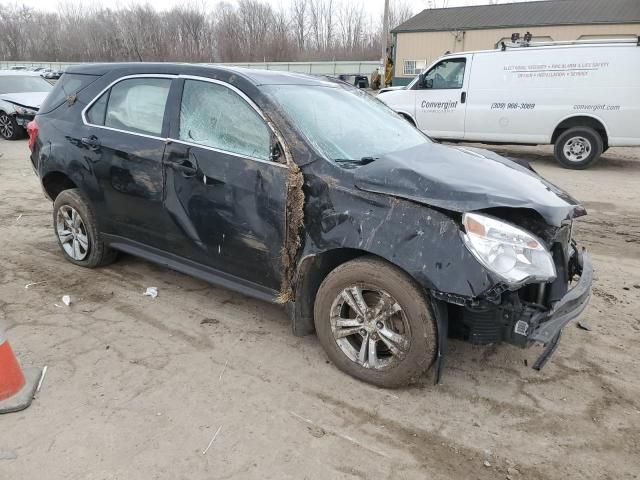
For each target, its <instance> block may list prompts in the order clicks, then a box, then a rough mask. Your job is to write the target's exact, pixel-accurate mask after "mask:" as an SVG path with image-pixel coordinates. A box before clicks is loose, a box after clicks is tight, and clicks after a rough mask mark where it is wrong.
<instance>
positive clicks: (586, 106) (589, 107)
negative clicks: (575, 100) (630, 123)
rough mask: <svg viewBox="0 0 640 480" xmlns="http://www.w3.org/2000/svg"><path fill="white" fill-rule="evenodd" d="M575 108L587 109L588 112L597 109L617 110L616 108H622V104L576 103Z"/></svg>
mask: <svg viewBox="0 0 640 480" xmlns="http://www.w3.org/2000/svg"><path fill="white" fill-rule="evenodd" d="M573 109H574V110H586V111H588V112H597V111H603V110H606V111H616V110H620V105H605V104H598V105H574V106H573Z"/></svg>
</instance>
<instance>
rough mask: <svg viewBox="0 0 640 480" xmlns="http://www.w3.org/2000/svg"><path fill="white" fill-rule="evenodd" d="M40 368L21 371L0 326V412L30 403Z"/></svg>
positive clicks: (22, 407) (20, 408) (39, 374)
mask: <svg viewBox="0 0 640 480" xmlns="http://www.w3.org/2000/svg"><path fill="white" fill-rule="evenodd" d="M41 375H42V370H41V369H39V368H27V369H25V370H24V372H23V371H22V368H20V364H19V363H18V360H17V359H16V356H15V355H14V353H13V350H12V349H11V345H9V341H8V340H7V337H6V335H5V334H4V331H3V329H2V326H0V413H10V412H19V411H20V410H24V409H25V408H27V407H28V406H29V405H31V400H33V395H34V393H35V391H36V388H37V386H38V382H39V381H40V376H41Z"/></svg>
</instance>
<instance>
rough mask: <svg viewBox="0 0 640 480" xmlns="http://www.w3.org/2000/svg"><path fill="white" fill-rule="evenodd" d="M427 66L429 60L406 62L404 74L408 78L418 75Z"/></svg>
mask: <svg viewBox="0 0 640 480" xmlns="http://www.w3.org/2000/svg"><path fill="white" fill-rule="evenodd" d="M426 66H427V60H426V59H425V60H405V61H404V64H403V68H402V74H403V75H406V76H413V75H418V74H419V73H420V72H422V70H424V68H425V67H426Z"/></svg>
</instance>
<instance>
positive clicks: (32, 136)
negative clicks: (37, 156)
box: [27, 120, 38, 152]
mask: <svg viewBox="0 0 640 480" xmlns="http://www.w3.org/2000/svg"><path fill="white" fill-rule="evenodd" d="M27 135H29V150H31V151H32V152H33V147H35V145H36V138H38V124H37V123H36V121H35V120H31V121H30V122H29V123H27Z"/></svg>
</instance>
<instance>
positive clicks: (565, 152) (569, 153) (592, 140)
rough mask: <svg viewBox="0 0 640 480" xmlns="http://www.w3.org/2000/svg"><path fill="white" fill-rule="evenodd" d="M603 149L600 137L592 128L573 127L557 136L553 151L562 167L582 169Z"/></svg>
mask: <svg viewBox="0 0 640 480" xmlns="http://www.w3.org/2000/svg"><path fill="white" fill-rule="evenodd" d="M603 149H604V146H603V142H602V137H600V134H599V133H598V132H596V131H595V130H594V129H593V128H590V127H574V128H570V129H569V130H567V131H565V132H563V133H562V134H561V135H560V136H559V137H558V139H557V140H556V143H555V149H554V151H555V156H556V159H557V160H558V162H560V164H561V165H563V166H564V167H566V168H572V169H576V170H583V169H585V168H588V167H589V166H591V165H592V164H593V163H594V162H595V161H596V160H598V158H600V155H602V151H603Z"/></svg>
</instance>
